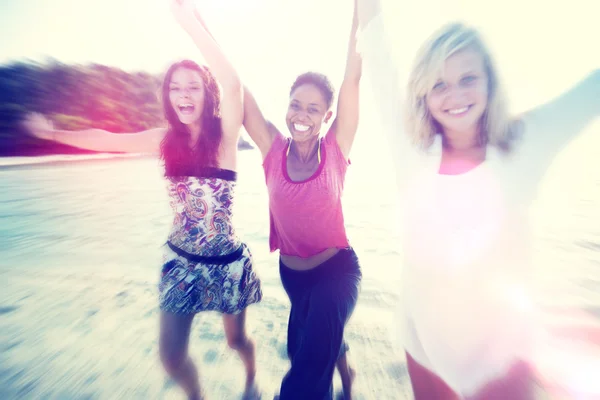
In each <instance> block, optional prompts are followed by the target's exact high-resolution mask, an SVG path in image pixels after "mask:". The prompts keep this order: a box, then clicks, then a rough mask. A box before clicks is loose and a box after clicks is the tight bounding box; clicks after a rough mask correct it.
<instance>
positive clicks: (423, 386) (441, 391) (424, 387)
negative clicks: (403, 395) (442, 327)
mask: <svg viewBox="0 0 600 400" xmlns="http://www.w3.org/2000/svg"><path fill="white" fill-rule="evenodd" d="M406 365H407V367H408V375H409V377H410V383H411V386H412V389H413V395H414V398H415V400H430V399H436V400H459V398H460V397H459V396H458V395H457V394H456V393H455V392H454V391H453V390H452V389H451V388H450V386H448V385H447V384H446V382H444V381H443V380H442V379H441V378H440V377H439V376H437V375H436V374H434V373H433V372H431V371H429V370H428V369H427V368H425V367H423V366H422V365H421V364H419V363H417V362H416V361H415V360H414V359H413V358H412V357H411V355H410V354H409V353H408V352H407V353H406ZM507 399H508V398H507Z"/></svg>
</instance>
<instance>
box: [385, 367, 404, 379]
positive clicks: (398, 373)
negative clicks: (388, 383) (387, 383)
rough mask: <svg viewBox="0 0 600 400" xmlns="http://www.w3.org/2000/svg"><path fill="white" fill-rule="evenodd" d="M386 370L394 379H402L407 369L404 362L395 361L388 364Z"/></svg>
mask: <svg viewBox="0 0 600 400" xmlns="http://www.w3.org/2000/svg"><path fill="white" fill-rule="evenodd" d="M386 370H387V372H388V373H389V374H390V375H391V376H392V377H393V378H394V379H396V380H398V381H402V380H404V379H405V378H406V377H407V373H408V370H407V369H406V364H403V363H399V362H395V363H391V364H388V365H387V367H386Z"/></svg>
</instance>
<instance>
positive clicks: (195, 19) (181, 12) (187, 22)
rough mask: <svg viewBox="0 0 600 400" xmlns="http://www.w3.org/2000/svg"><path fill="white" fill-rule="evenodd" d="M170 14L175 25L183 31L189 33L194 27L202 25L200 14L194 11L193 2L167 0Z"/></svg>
mask: <svg viewBox="0 0 600 400" xmlns="http://www.w3.org/2000/svg"><path fill="white" fill-rule="evenodd" d="M168 1H169V4H170V7H171V13H172V14H173V16H174V17H175V20H176V21H177V23H178V24H179V25H180V26H181V27H182V28H183V29H184V30H185V31H188V32H189V31H190V29H192V28H193V27H194V26H197V25H198V24H202V19H201V18H200V14H199V13H198V10H197V9H196V4H195V3H194V0H168Z"/></svg>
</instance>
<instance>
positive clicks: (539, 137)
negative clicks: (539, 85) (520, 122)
mask: <svg viewBox="0 0 600 400" xmlns="http://www.w3.org/2000/svg"><path fill="white" fill-rule="evenodd" d="M598 117H600V69H598V70H596V71H594V72H593V73H591V74H590V75H589V76H587V77H586V78H585V79H583V80H581V81H580V82H578V83H577V84H576V85H575V86H573V87H572V88H571V89H570V90H568V91H567V92H566V93H563V94H562V95H560V96H558V97H557V98H555V99H553V100H551V101H549V102H547V103H545V104H543V105H541V106H540V107H537V108H535V109H533V110H531V111H530V112H528V113H527V114H526V115H525V116H524V122H525V132H524V137H523V142H524V143H523V146H524V147H525V151H526V152H527V153H528V156H541V157H542V159H543V160H544V161H550V160H551V159H552V158H553V157H554V156H555V155H556V154H557V153H558V152H560V151H561V150H562V149H563V148H564V147H565V146H566V145H567V144H568V143H569V142H570V141H571V140H572V139H573V138H575V137H576V136H577V135H578V134H579V133H581V132H582V131H583V130H584V129H585V128H586V127H587V126H588V125H589V124H590V123H591V122H592V121H593V120H594V119H595V118H598Z"/></svg>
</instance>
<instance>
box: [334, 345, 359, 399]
mask: <svg viewBox="0 0 600 400" xmlns="http://www.w3.org/2000/svg"><path fill="white" fill-rule="evenodd" d="M347 354H348V352H347V351H346V352H345V353H344V354H343V355H342V356H341V357H340V358H339V359H338V360H337V363H336V364H335V365H336V367H337V370H338V372H339V373H340V378H341V380H342V389H343V391H344V400H352V383H353V382H354V377H355V376H356V371H355V370H354V368H352V366H351V365H350V364H349V363H348V358H347Z"/></svg>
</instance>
